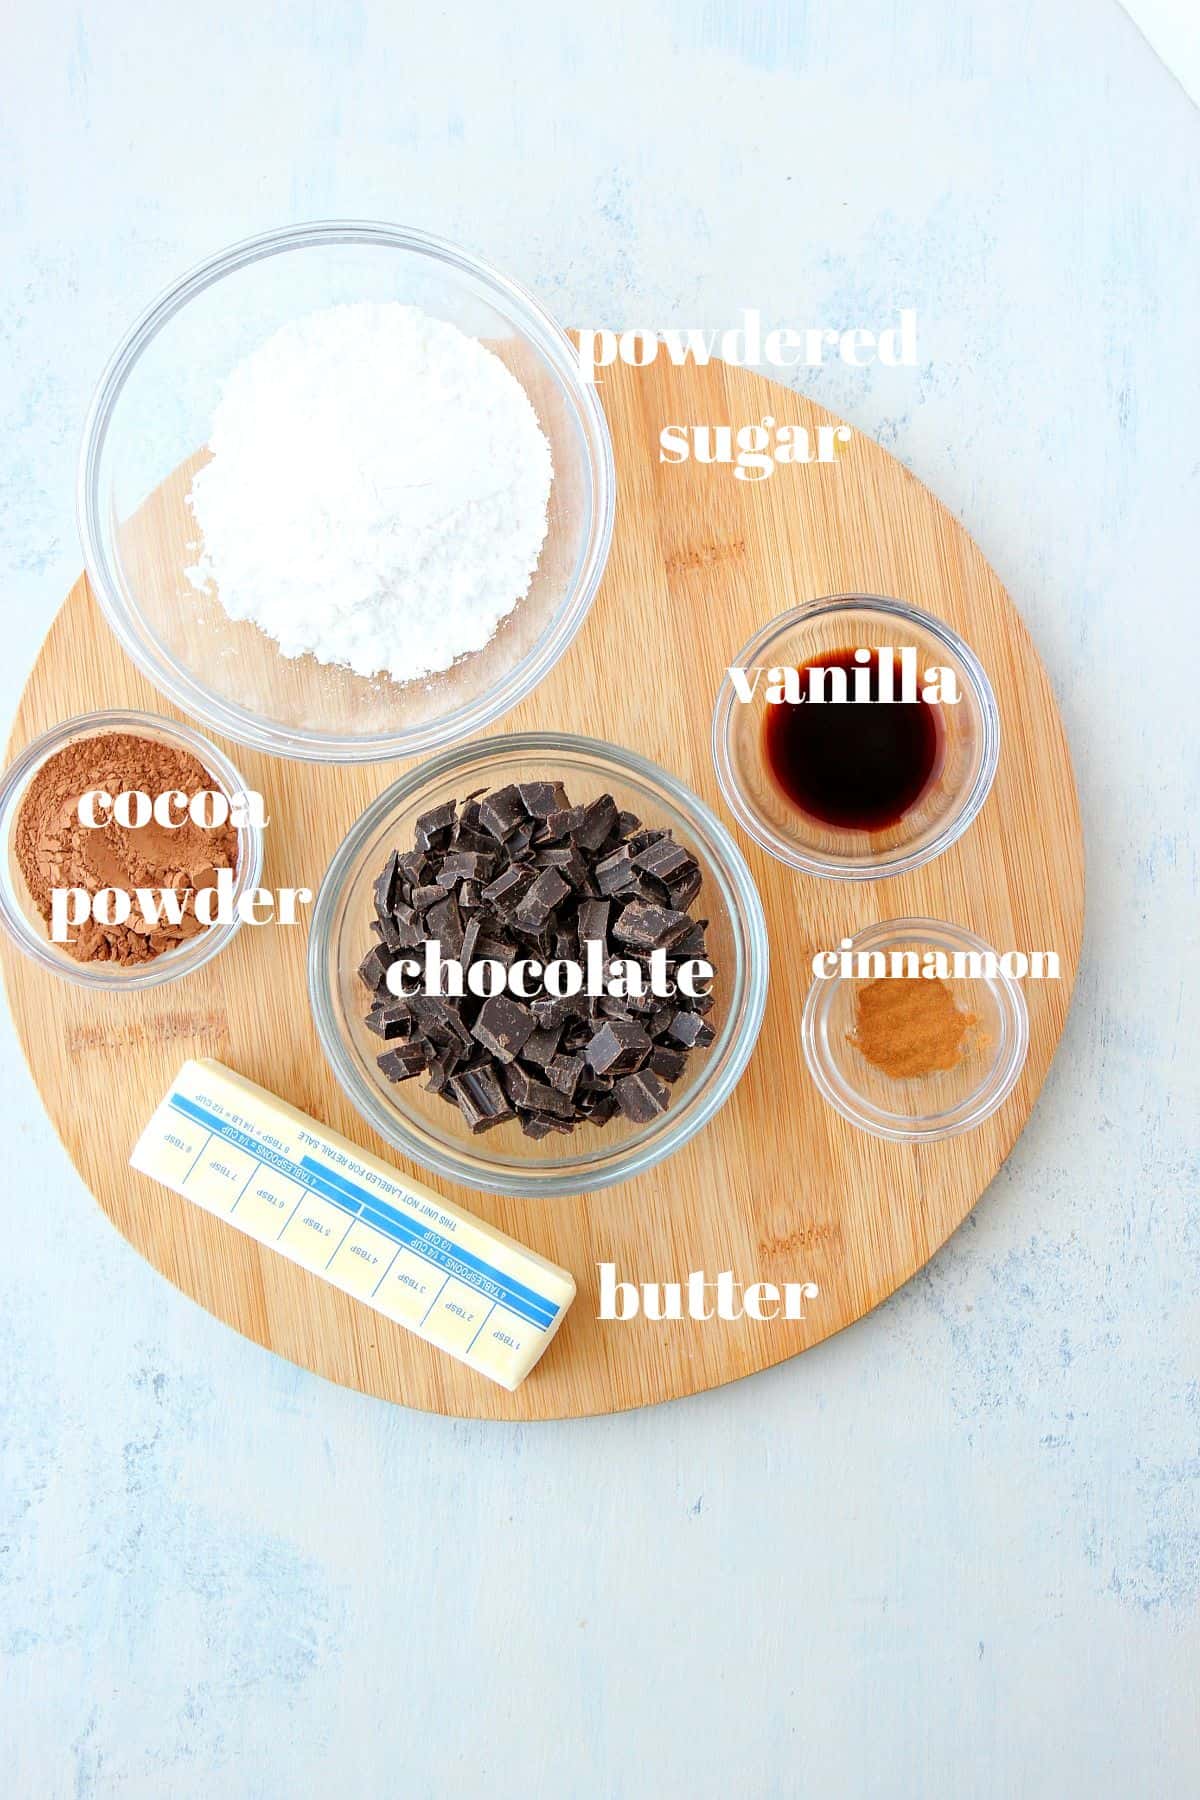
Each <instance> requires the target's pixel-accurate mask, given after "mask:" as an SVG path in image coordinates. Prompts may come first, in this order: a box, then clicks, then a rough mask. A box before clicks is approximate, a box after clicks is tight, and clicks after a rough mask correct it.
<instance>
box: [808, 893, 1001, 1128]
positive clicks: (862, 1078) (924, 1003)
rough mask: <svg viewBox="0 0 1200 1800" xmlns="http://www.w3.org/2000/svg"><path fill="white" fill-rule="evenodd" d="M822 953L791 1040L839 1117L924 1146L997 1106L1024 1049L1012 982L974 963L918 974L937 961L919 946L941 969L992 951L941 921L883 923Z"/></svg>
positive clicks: (977, 1121)
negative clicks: (823, 971) (821, 972)
mask: <svg viewBox="0 0 1200 1800" xmlns="http://www.w3.org/2000/svg"><path fill="white" fill-rule="evenodd" d="M829 950H830V952H831V954H830V955H829V956H828V958H827V961H826V963H825V965H824V966H825V967H826V968H829V969H832V970H834V973H832V974H831V975H828V976H826V977H824V978H822V977H816V976H814V978H813V983H812V986H811V987H810V989H809V991H808V997H807V999H806V1001H805V1005H804V1016H803V1021H802V1024H801V1040H802V1044H803V1048H804V1059H805V1062H806V1063H807V1064H808V1071H809V1074H810V1075H811V1076H812V1078H813V1080H814V1081H815V1082H816V1084H817V1087H818V1089H819V1090H820V1092H821V1094H822V1095H823V1097H824V1098H825V1099H826V1100H827V1101H828V1102H829V1104H830V1105H831V1106H832V1107H834V1108H835V1109H836V1111H838V1112H839V1113H841V1115H842V1117H843V1118H844V1119H848V1120H849V1121H850V1123H851V1124H852V1125H857V1126H858V1127H859V1129H860V1130H862V1131H868V1132H870V1133H871V1134H872V1135H873V1136H875V1137H882V1138H888V1139H890V1140H891V1141H892V1142H893V1143H932V1142H935V1141H936V1140H937V1139H939V1138H948V1137H956V1136H958V1134H959V1133H960V1132H964V1131H973V1130H974V1129H975V1127H976V1126H978V1125H981V1124H982V1123H983V1121H984V1120H985V1119H987V1118H990V1117H991V1115H992V1114H993V1113H994V1112H996V1111H997V1110H998V1109H999V1107H1000V1106H1002V1105H1003V1103H1004V1101H1005V1100H1006V1099H1007V1098H1008V1096H1009V1094H1011V1092H1012V1090H1013V1088H1014V1087H1015V1086H1016V1084H1017V1081H1018V1080H1019V1078H1020V1075H1021V1071H1022V1069H1023V1068H1024V1066H1025V1057H1026V1054H1027V1052H1028V1049H1029V1014H1028V1010H1027V1008H1026V1005H1025V996H1024V994H1023V993H1022V991H1021V987H1020V984H1019V983H1018V982H1017V981H1015V980H1014V979H1013V978H1012V977H1011V976H1009V975H1006V974H1004V973H1003V972H1002V971H1001V970H996V971H995V972H994V973H988V972H977V971H978V970H979V963H978V960H975V961H974V962H970V961H969V962H968V963H967V964H966V965H965V970H966V972H963V973H954V972H949V973H947V974H946V975H945V976H944V978H943V976H942V975H941V974H938V973H935V974H932V975H929V974H926V973H925V972H924V970H925V969H926V968H927V967H933V968H935V969H936V968H938V967H939V965H938V964H937V963H933V964H932V965H931V964H929V963H927V961H926V958H927V956H928V955H929V954H930V953H933V954H935V955H936V953H939V952H940V953H941V954H942V955H943V956H944V957H946V958H947V961H948V967H949V969H950V970H951V971H953V969H954V966H955V965H954V958H955V957H956V956H958V957H960V958H966V959H972V958H973V959H979V958H981V957H994V956H995V955H996V953H995V952H994V951H993V950H992V947H991V946H990V945H989V944H988V943H987V942H986V941H985V940H984V939H983V938H981V937H977V936H976V935H975V933H974V932H971V931H967V930H965V929H964V928H963V927H962V926H960V925H949V924H946V923H944V922H943V921H941V920H936V919H912V918H909V919H888V920H885V921H884V922H883V923H882V924H879V925H871V926H868V927H867V929H866V930H865V931H860V932H859V933H858V934H857V935H856V936H855V937H852V938H851V939H850V941H849V946H848V948H847V949H846V950H844V951H843V949H842V948H841V947H840V946H836V947H835V946H832V945H831V946H829ZM844 959H852V961H851V962H850V963H849V965H848V966H847V965H846V964H845V961H844ZM881 959H882V960H881ZM898 959H900V960H898ZM897 970H899V971H901V972H899V973H897V972H895V971H897ZM885 971H886V972H885Z"/></svg>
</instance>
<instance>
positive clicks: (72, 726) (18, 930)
mask: <svg viewBox="0 0 1200 1800" xmlns="http://www.w3.org/2000/svg"><path fill="white" fill-rule="evenodd" d="M109 731H128V732H133V733H136V734H137V736H139V737H148V738H154V739H155V740H156V741H157V742H159V743H163V744H171V745H173V746H174V747H175V748H176V749H178V750H184V751H188V752H190V754H191V755H192V756H194V757H195V758H196V759H197V761H198V762H201V763H203V765H204V767H205V768H206V769H207V770H208V772H209V774H210V775H211V776H212V777H213V781H214V784H215V785H216V786H217V787H219V788H220V789H221V790H222V791H223V792H224V793H225V794H226V795H229V796H232V795H233V794H235V793H237V792H238V791H239V790H240V791H242V792H245V791H246V785H247V784H246V782H245V780H244V779H243V777H242V776H241V775H239V774H238V771H237V770H236V769H235V768H234V766H233V764H232V763H231V762H230V760H229V758H228V757H227V756H225V755H223V753H222V752H221V751H220V750H218V749H217V747H216V745H215V744H210V743H209V741H208V739H207V738H203V737H201V736H200V733H199V732H198V731H193V730H192V729H191V727H190V726H188V725H181V724H178V723H177V722H176V721H175V720H174V719H166V718H163V717H162V715H161V714H159V713H140V712H95V713H81V714H79V716H78V717H76V718H74V719H67V720H65V721H64V723H63V724H61V725H56V726H55V727H54V729H53V730H52V731H47V732H45V733H43V735H42V736H41V737H39V738H35V739H34V741H33V743H32V744H28V745H27V746H26V747H25V749H24V750H22V751H21V753H20V755H19V756H17V757H16V758H15V760H14V761H13V762H12V763H10V764H9V766H8V768H7V769H6V770H5V772H4V775H3V777H0V834H2V842H3V847H4V855H3V862H2V864H0V922H3V924H4V926H5V929H6V930H7V931H8V934H9V936H10V937H11V938H12V940H13V942H14V943H15V944H16V946H17V948H18V949H19V950H23V951H24V952H25V955H26V956H29V957H32V959H33V961H34V962H36V963H38V964H40V965H41V967H42V968H43V969H49V971H50V973H51V974H52V975H61V976H62V978H63V979H64V980H65V981H72V982H74V983H75V985H76V986H77V987H85V988H92V989H94V990H97V991H101V992H106V993H111V994H115V993H133V992H136V991H137V990H139V989H141V988H152V987H160V986H161V985H162V984H163V982H166V981H178V980H180V979H181V977H183V976H184V975H190V974H192V972H193V971H194V970H196V969H199V968H202V967H203V965H204V964H205V963H206V962H208V961H209V959H210V957H214V956H216V954H217V952H218V951H219V950H223V949H224V948H225V945H226V944H227V943H228V942H229V940H230V938H232V936H233V934H234V933H235V931H237V929H238V926H239V925H240V924H241V920H240V919H239V918H238V916H237V914H236V912H235V914H234V917H233V920H232V922H231V923H230V924H228V925H221V924H217V925H209V926H207V927H206V928H205V930H203V931H201V932H197V934H196V936H195V937H192V938H188V939H187V940H186V941H185V942H184V943H182V944H180V945H179V946H178V947H177V948H176V949H174V950H164V951H163V952H162V953H161V955H159V956H156V957H154V958H153V959H152V960H151V961H150V962H147V963H135V964H130V965H128V966H123V965H121V964H119V963H100V962H95V963H83V962H76V961H75V958H74V957H73V956H69V955H68V954H67V952H66V951H65V950H64V949H62V948H61V947H60V946H59V945H58V944H56V943H54V941H53V940H52V938H51V937H50V932H49V927H48V926H47V925H46V922H45V920H44V919H43V918H42V915H41V913H40V912H39V911H38V909H37V907H36V906H35V905H34V902H33V897H32V895H31V894H30V892H29V889H28V888H27V887H26V885H25V878H24V876H23V875H22V873H21V869H20V866H19V864H18V862H17V859H16V855H15V853H14V842H15V834H16V825H17V820H18V818H19V817H20V812H21V802H22V800H23V799H24V796H25V792H26V790H27V788H28V786H29V783H30V782H31V781H32V780H33V778H34V776H35V775H36V774H37V772H38V770H39V769H40V768H41V767H42V764H43V763H45V762H47V761H48V760H49V758H50V757H52V756H54V755H55V754H56V753H57V752H58V751H59V750H63V749H65V748H66V746H67V745H68V744H73V743H76V742H78V741H79V739H81V738H89V737H97V736H99V735H100V734H101V733H104V732H109ZM237 834H238V863H237V873H236V877H235V880H234V887H233V893H234V898H235V900H236V899H237V898H238V897H239V896H240V895H242V894H244V893H246V892H247V890H248V889H250V888H256V887H257V886H258V884H259V880H260V877H261V875H262V860H263V834H262V830H261V828H260V827H259V826H257V825H250V824H242V825H239V826H238V828H237Z"/></svg>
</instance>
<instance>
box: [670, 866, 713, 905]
mask: <svg viewBox="0 0 1200 1800" xmlns="http://www.w3.org/2000/svg"><path fill="white" fill-rule="evenodd" d="M703 886H704V879H703V877H702V875H701V874H700V870H699V869H698V868H697V866H696V864H695V863H693V864H692V866H691V868H690V869H685V870H684V872H683V873H682V875H679V876H677V877H676V879H675V880H674V881H673V882H669V883H668V884H667V892H668V893H669V894H670V896H671V905H672V906H674V907H677V908H678V910H679V911H680V912H686V911H687V909H688V907H689V906H690V905H691V904H692V902H693V900H695V899H696V897H697V895H698V894H699V892H700V889H701V888H702V887H703Z"/></svg>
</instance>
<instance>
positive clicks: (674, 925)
mask: <svg viewBox="0 0 1200 1800" xmlns="http://www.w3.org/2000/svg"><path fill="white" fill-rule="evenodd" d="M691 927H692V920H691V915H690V913H685V912H674V911H672V909H671V908H670V907H669V906H647V905H646V904H645V902H644V901H641V900H631V901H630V903H629V905H628V906H626V907H625V908H624V909H623V910H622V912H621V915H620V917H619V918H618V919H617V921H616V922H615V924H614V925H613V936H614V937H615V938H616V939H617V940H618V942H620V943H622V944H635V945H637V946H638V947H639V948H641V949H645V950H661V949H666V948H669V946H670V945H672V944H674V943H677V942H678V940H679V939H680V938H681V937H683V935H684V934H685V932H688V931H690V930H691Z"/></svg>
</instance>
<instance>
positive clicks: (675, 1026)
mask: <svg viewBox="0 0 1200 1800" xmlns="http://www.w3.org/2000/svg"><path fill="white" fill-rule="evenodd" d="M707 1030H708V1027H707V1026H706V1025H705V1023H704V1020H703V1019H702V1018H701V1017H700V1015H699V1014H698V1013H694V1012H677V1013H676V1014H675V1015H674V1017H673V1018H672V1020H671V1023H670V1024H669V1025H668V1026H667V1036H668V1037H673V1038H674V1039H675V1042H676V1043H677V1044H683V1045H684V1046H685V1048H687V1049H689V1050H692V1049H694V1048H695V1047H696V1045H697V1044H698V1043H699V1041H700V1034H701V1032H703V1031H707ZM708 1041H709V1043H710V1044H711V1043H712V1037H711V1035H710V1036H709V1039H708Z"/></svg>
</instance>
